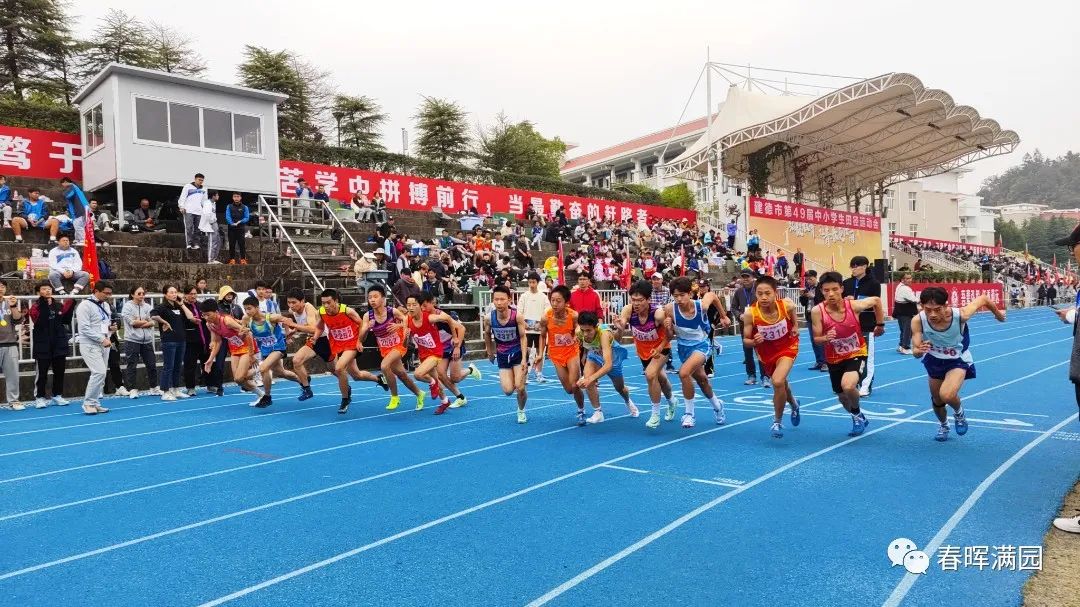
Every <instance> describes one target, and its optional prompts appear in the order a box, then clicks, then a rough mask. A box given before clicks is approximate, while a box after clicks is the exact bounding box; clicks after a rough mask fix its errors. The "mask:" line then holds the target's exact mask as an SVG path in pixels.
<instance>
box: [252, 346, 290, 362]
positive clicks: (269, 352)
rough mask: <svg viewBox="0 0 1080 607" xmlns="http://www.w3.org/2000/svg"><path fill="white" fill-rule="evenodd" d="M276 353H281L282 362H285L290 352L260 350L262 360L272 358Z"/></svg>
mask: <svg viewBox="0 0 1080 607" xmlns="http://www.w3.org/2000/svg"><path fill="white" fill-rule="evenodd" d="M274 352H281V358H282V360H284V359H285V358H286V357H288V356H289V351H288V350H274V349H272V348H271V349H266V350H263V349H262V348H259V356H261V357H262V358H266V357H267V356H270V355H271V354H273V353H274Z"/></svg>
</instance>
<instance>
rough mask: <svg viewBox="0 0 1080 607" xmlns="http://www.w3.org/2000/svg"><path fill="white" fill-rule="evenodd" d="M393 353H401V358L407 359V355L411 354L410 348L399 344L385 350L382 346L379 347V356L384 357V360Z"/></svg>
mask: <svg viewBox="0 0 1080 607" xmlns="http://www.w3.org/2000/svg"><path fill="white" fill-rule="evenodd" d="M391 352H400V353H401V358H405V355H406V354H408V353H409V348H408V346H406V345H405V344H403V343H401V344H398V345H396V346H391V347H389V348H384V347H382V346H379V354H381V355H382V358H386V357H387V356H390V353H391Z"/></svg>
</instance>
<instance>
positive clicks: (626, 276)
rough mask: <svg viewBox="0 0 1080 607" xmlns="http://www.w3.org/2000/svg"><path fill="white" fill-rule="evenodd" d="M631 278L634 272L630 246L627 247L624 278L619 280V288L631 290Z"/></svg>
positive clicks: (624, 258) (623, 270)
mask: <svg viewBox="0 0 1080 607" xmlns="http://www.w3.org/2000/svg"><path fill="white" fill-rule="evenodd" d="M631 276H632V272H631V270H630V245H627V246H626V254H625V255H624V256H623V268H622V278H621V279H620V280H619V286H621V287H622V288H624V289H629V288H630V277H631Z"/></svg>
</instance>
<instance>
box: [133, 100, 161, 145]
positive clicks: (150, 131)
mask: <svg viewBox="0 0 1080 607" xmlns="http://www.w3.org/2000/svg"><path fill="white" fill-rule="evenodd" d="M135 136H136V137H137V138H139V139H144V140H146V141H161V142H164V143H168V142H169V107H168V104H166V103H165V102H164V101H156V100H154V99H139V98H136V99H135Z"/></svg>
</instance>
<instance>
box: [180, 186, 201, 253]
mask: <svg viewBox="0 0 1080 607" xmlns="http://www.w3.org/2000/svg"><path fill="white" fill-rule="evenodd" d="M205 180H206V178H205V177H204V176H203V174H202V173H195V179H194V181H192V182H191V183H189V184H187V185H185V186H184V187H183V188H182V189H181V190H180V198H179V199H178V200H177V201H176V204H177V206H179V207H180V214H181V215H182V216H183V218H184V242H185V243H187V248H189V249H193V250H197V249H198V248H199V244H200V243H201V242H202V235H201V234H202V232H200V231H199V219H200V216H201V215H202V212H203V202H205V201H206V199H207V198H208V196H207V192H206V188H205V187H203V182H204V181H205Z"/></svg>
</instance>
